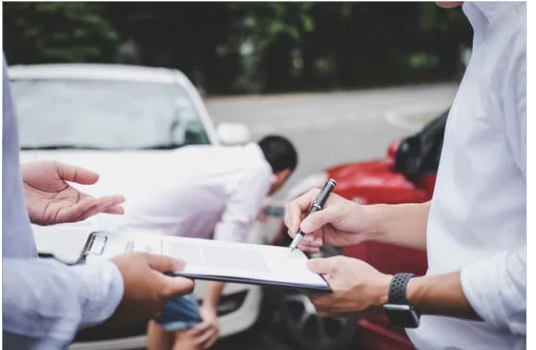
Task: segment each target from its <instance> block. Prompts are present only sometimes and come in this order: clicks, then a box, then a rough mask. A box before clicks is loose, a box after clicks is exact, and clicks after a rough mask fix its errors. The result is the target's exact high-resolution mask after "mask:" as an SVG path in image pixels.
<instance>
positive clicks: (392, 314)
mask: <svg viewBox="0 0 536 350" xmlns="http://www.w3.org/2000/svg"><path fill="white" fill-rule="evenodd" d="M383 309H384V310H385V314H386V315H387V317H388V318H389V321H391V323H392V324H393V325H395V326H397V327H403V328H417V327H418V326H419V315H418V314H417V312H415V310H413V308H412V307H411V306H410V305H399V304H385V305H384V306H383Z"/></svg>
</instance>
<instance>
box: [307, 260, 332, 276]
mask: <svg viewBox="0 0 536 350" xmlns="http://www.w3.org/2000/svg"><path fill="white" fill-rule="evenodd" d="M332 266H333V258H319V259H311V260H309V261H307V268H308V269H309V271H311V272H314V273H318V274H319V275H331V274H332V270H333V269H332Z"/></svg>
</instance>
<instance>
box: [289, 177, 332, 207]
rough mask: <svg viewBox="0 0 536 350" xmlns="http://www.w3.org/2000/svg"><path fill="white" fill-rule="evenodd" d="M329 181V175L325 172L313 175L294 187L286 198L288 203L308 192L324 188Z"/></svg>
mask: <svg viewBox="0 0 536 350" xmlns="http://www.w3.org/2000/svg"><path fill="white" fill-rule="evenodd" d="M327 180H328V174H327V173H326V172H325V171H322V172H318V173H314V174H311V175H309V176H306V177H304V178H303V179H302V180H300V181H298V183H296V185H294V186H292V187H291V188H290V190H289V191H288V193H287V195H286V196H285V200H286V203H288V202H290V201H291V200H293V199H294V198H296V197H297V196H299V195H301V194H303V193H304V192H307V191H308V190H310V189H312V188H314V187H317V186H322V184H323V183H324V182H326V181H327Z"/></svg>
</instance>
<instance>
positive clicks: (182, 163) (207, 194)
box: [101, 143, 274, 241]
mask: <svg viewBox="0 0 536 350" xmlns="http://www.w3.org/2000/svg"><path fill="white" fill-rule="evenodd" d="M149 175H150V176H151V177H152V179H147V181H146V180H143V179H144V177H143V175H142V174H137V176H136V178H135V181H133V182H132V183H135V184H136V187H145V190H142V191H141V192H140V190H139V189H136V190H135V192H134V191H131V190H127V192H124V193H123V194H124V195H125V197H126V199H127V201H126V203H125V215H124V216H123V217H120V218H119V220H120V223H119V228H120V229H123V230H149V231H151V232H152V233H158V234H164V235H174V236H186V237H197V238H212V237H213V238H214V239H217V240H227V241H246V239H247V236H248V233H249V229H250V227H251V225H252V224H253V222H254V221H255V219H256V218H257V216H258V214H259V210H260V207H261V203H262V200H263V199H264V198H265V197H266V196H267V195H268V192H269V190H270V186H271V184H272V182H273V180H274V175H273V172H272V168H271V167H270V165H269V163H268V162H267V161H266V158H265V156H264V154H263V153H262V150H261V149H260V147H259V146H258V145H257V144H256V143H253V144H249V145H246V146H236V147H219V146H205V145H203V146H187V147H184V148H180V149H178V150H176V151H173V152H171V153H169V154H168V155H166V160H165V161H162V159H161V161H160V162H155V163H154V164H153V166H152V167H151V172H150V173H149ZM138 177H139V178H138ZM101 178H102V179H104V178H105V177H104V176H102V177H101ZM132 190H133V189H132Z"/></svg>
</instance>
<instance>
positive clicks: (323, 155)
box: [207, 84, 456, 193]
mask: <svg viewBox="0 0 536 350" xmlns="http://www.w3.org/2000/svg"><path fill="white" fill-rule="evenodd" d="M455 93H456V85H455V84H437V85H421V86H406V87H393V88H388V89H374V90H361V91H344V92H329V93H304V94H285V95H269V96H243V97H242V96H241V97H225V98H211V99H208V101H207V106H208V110H209V113H210V114H211V116H212V118H213V119H214V121H215V122H216V123H219V122H240V123H244V124H246V125H247V126H249V128H250V130H251V133H252V138H253V140H258V139H259V138H261V137H262V136H264V135H267V134H270V133H277V134H281V135H284V136H287V137H289V138H290V139H291V140H292V141H293V142H294V143H295V145H296V147H297V148H298V152H299V164H298V168H297V169H296V172H295V174H294V175H293V176H292V177H291V178H290V180H289V182H288V184H287V185H286V186H285V187H284V188H283V189H282V190H281V191H280V193H283V192H284V191H285V189H288V188H289V187H290V186H292V184H293V183H295V182H296V181H297V180H298V179H300V178H302V177H303V176H304V175H307V174H310V173H312V172H314V171H317V170H320V169H323V168H325V167H328V166H330V165H335V164H341V163H345V162H353V161H360V160H364V159H370V158H376V157H382V156H384V154H385V152H386V150H387V146H388V145H389V143H390V142H391V141H392V140H394V139H397V138H399V137H402V136H406V135H409V134H411V133H413V132H416V131H418V130H420V128H421V127H422V125H423V123H424V121H426V120H429V119H430V118H432V117H434V116H436V115H438V114H439V113H440V112H442V111H443V110H444V109H446V108H447V107H448V106H449V105H450V103H451V102H452V100H453V98H454V95H455Z"/></svg>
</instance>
